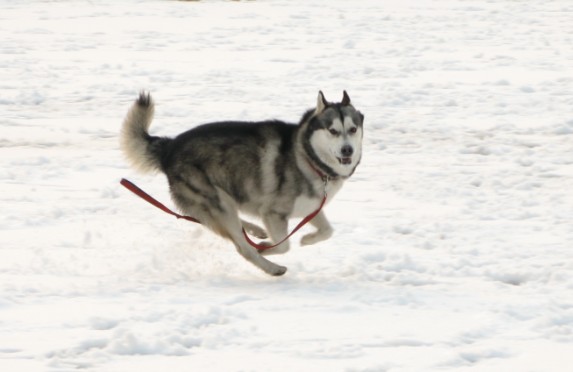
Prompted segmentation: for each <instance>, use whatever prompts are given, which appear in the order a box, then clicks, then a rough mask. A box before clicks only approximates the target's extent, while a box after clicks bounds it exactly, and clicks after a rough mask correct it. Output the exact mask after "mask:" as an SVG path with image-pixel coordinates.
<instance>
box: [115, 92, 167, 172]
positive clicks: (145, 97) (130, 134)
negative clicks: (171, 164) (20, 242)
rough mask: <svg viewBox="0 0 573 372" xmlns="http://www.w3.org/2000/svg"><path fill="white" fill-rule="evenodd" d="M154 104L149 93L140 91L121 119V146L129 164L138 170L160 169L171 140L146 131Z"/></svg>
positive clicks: (151, 118) (150, 170)
mask: <svg viewBox="0 0 573 372" xmlns="http://www.w3.org/2000/svg"><path fill="white" fill-rule="evenodd" d="M153 112H154V104H153V100H152V99H151V95H150V94H149V93H145V92H141V93H140V94H139V98H138V99H137V100H136V101H135V102H134V103H133V105H132V106H131V108H130V109H129V112H128V113H127V116H126V117H125V119H124V121H123V127H122V130H121V148H122V150H123V153H124V154H125V156H126V157H127V159H128V160H129V161H130V163H131V165H132V166H133V167H134V168H135V169H137V170H138V171H140V172H153V171H158V170H161V169H162V166H161V159H162V158H163V153H164V149H165V147H166V145H167V144H168V142H170V141H171V140H170V139H168V138H162V137H153V136H150V135H149V133H148V130H149V125H151V121H152V120H153Z"/></svg>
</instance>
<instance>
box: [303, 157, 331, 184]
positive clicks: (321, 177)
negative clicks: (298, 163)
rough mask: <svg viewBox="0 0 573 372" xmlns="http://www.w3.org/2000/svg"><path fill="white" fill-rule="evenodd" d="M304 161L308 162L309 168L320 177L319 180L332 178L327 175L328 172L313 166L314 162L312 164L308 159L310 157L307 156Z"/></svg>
mask: <svg viewBox="0 0 573 372" xmlns="http://www.w3.org/2000/svg"><path fill="white" fill-rule="evenodd" d="M306 162H307V163H308V165H309V166H310V168H311V169H312V170H313V171H314V173H316V174H317V175H318V176H319V177H320V179H321V180H323V181H328V180H329V179H331V178H332V177H329V176H328V174H325V173H324V172H323V171H321V170H320V169H318V168H317V167H315V166H314V164H312V161H310V159H308V158H307V159H306Z"/></svg>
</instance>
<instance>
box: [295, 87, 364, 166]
mask: <svg viewBox="0 0 573 372" xmlns="http://www.w3.org/2000/svg"><path fill="white" fill-rule="evenodd" d="M308 116H309V117H308V120H307V122H308V127H307V129H306V135H305V137H306V143H305V150H306V152H307V153H308V154H309V156H310V158H311V160H312V161H313V162H314V163H316V165H317V166H319V167H320V168H322V169H323V170H324V171H325V173H326V174H328V175H330V176H342V177H349V176H350V175H352V173H353V172H354V170H355V169H356V166H357V165H358V163H359V162H360V158H361V156H362V135H363V127H362V125H363V122H364V115H362V113H361V112H360V111H358V110H356V109H355V108H354V106H353V105H352V103H351V102H350V97H349V96H348V94H347V93H346V91H344V93H343V96H342V101H340V102H339V103H331V102H328V101H327V100H326V99H325V98H324V94H322V92H318V100H317V104H316V109H314V110H313V111H312V110H311V111H309V113H308Z"/></svg>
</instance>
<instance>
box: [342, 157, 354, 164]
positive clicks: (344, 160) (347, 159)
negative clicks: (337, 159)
mask: <svg viewBox="0 0 573 372" xmlns="http://www.w3.org/2000/svg"><path fill="white" fill-rule="evenodd" d="M341 163H342V164H350V163H352V158H342V159H341Z"/></svg>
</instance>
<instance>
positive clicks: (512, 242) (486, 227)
mask: <svg viewBox="0 0 573 372" xmlns="http://www.w3.org/2000/svg"><path fill="white" fill-rule="evenodd" d="M572 20H573V2H571V1H568V0H562V1H557V0H556V1H552V0H530V1H509V0H500V1H485V0H469V1H462V0H435V1H429V0H423V1H410V0H400V1H397V0H388V1H376V0H372V1H367V0H364V1H343V0H330V1H304V2H303V1H300V2H294V1H287V0H270V1H247V2H234V1H199V2H196V1H193V2H190V1H167V0H165V1H145V0H142V1H136V0H124V1H111V0H102V1H99V0H98V1H74V0H71V1H41V0H32V1H8V0H3V1H2V2H0V35H1V42H0V113H1V114H0V131H1V132H0V162H1V165H2V166H1V168H0V180H1V182H0V187H1V193H0V198H1V199H2V214H1V217H0V241H1V246H0V370H2V371H10V372H18V371H26V372H29V371H72V370H78V369H79V370H85V371H160V370H161V371H265V372H270V371H348V372H359V371H360V372H366V371H391V372H395V371H488V372H489V371H543V372H547V371H570V370H571V365H573V353H571V351H572V350H573V295H572V293H573V260H572V255H573V254H572V249H573V225H572V221H573V191H572V190H573V153H572V150H573V69H572V67H573V22H572ZM142 89H145V90H149V91H151V92H152V94H153V95H154V97H155V99H156V102H157V108H156V118H155V121H154V123H153V125H152V133H156V134H161V135H175V134H177V133H179V132H181V131H184V130H186V129H188V128H191V127H193V126H195V125H198V124H200V123H203V122H208V121H215V120H223V119H242V120H259V119H269V118H277V119H282V120H289V121H297V120H298V119H299V117H300V115H301V114H302V113H303V112H304V111H305V110H306V109H307V108H310V107H312V106H313V104H314V102H315V98H316V94H317V92H318V90H323V91H324V93H325V95H326V97H327V99H330V100H339V99H340V97H341V96H342V91H343V90H344V89H346V90H347V91H348V92H349V94H350V96H351V98H352V100H353V102H354V104H355V105H356V106H357V107H358V108H359V109H360V110H361V111H362V112H363V113H364V114H365V116H366V121H365V131H366V132H365V139H364V141H365V148H364V152H363V153H364V156H363V161H362V164H361V165H360V166H359V167H358V170H357V172H356V173H355V175H354V176H353V178H352V179H351V180H350V181H349V182H348V183H347V184H346V185H345V187H344V188H343V189H342V191H341V192H340V193H339V194H338V196H337V198H336V199H335V200H334V201H333V202H332V203H331V204H329V205H328V206H327V208H326V211H327V215H328V216H329V217H330V219H331V222H332V224H333V226H334V228H335V234H334V236H333V237H332V238H331V239H330V240H328V241H326V242H323V243H320V244H317V245H315V246H310V247H300V246H299V243H298V239H300V236H301V235H302V234H300V235H297V236H296V239H295V242H294V245H295V246H294V248H293V249H292V250H291V252H289V253H288V254H287V255H285V256H280V257H279V256H277V257H273V259H274V260H275V261H276V262H278V263H280V264H282V265H286V266H287V267H288V268H289V271H288V272H287V274H286V276H284V277H280V278H272V277H269V276H266V275H265V274H263V273H261V272H259V271H258V270H257V269H256V268H254V267H253V266H252V265H250V264H248V263H247V262H245V261H244V260H243V259H242V258H241V257H240V256H239V255H238V254H237V253H236V252H235V251H234V248H233V247H231V245H230V244H229V243H228V242H226V241H223V240H222V239H220V238H218V237H216V236H214V235H213V234H211V233H210V232H208V231H206V230H205V229H203V228H202V227H200V226H198V225H194V224H190V223H188V222H186V221H177V220H175V219H173V218H172V217H170V216H167V215H166V214H164V213H162V212H160V211H158V210H156V209H154V208H153V207H151V206H149V205H148V204H146V203H144V202H142V201H140V200H139V199H138V198H136V197H134V196H133V195H131V194H130V193H129V192H127V191H126V190H125V189H123V188H122V187H121V186H120V185H119V180H120V179H121V178H122V177H127V178H130V179H132V180H133V181H135V182H137V183H138V184H139V185H140V186H142V187H143V188H144V189H146V190H147V191H148V192H150V193H151V194H152V195H154V196H155V197H157V198H158V199H160V200H162V201H164V202H166V203H167V204H170V203H169V195H168V191H167V184H166V180H165V178H164V177H163V176H160V175H158V176H141V175H138V174H136V173H135V172H134V171H133V170H131V169H129V168H128V167H127V164H126V162H125V161H124V159H123V157H122V155H121V153H120V151H119V142H118V133H119V130H120V125H121V122H122V120H123V117H124V115H125V114H126V113H127V110H128V108H129V106H130V104H131V103H132V102H133V100H134V99H135V98H136V97H137V94H138V92H139V91H140V90H142Z"/></svg>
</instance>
